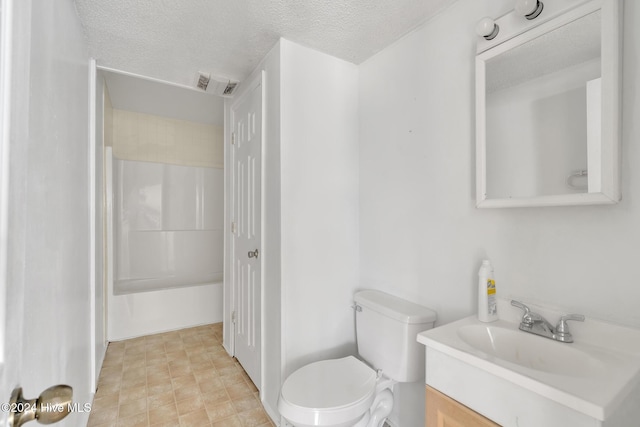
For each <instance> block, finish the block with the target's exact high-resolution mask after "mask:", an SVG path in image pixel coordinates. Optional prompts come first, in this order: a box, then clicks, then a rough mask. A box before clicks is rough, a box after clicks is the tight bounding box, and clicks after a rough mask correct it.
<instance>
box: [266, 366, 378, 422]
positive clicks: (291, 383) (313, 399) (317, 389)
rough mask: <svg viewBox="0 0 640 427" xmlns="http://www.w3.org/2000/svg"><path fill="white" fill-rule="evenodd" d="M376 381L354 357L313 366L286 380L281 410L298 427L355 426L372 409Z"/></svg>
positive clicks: (372, 371)
mask: <svg viewBox="0 0 640 427" xmlns="http://www.w3.org/2000/svg"><path fill="white" fill-rule="evenodd" d="M376 380H377V375H376V372H375V371H374V370H373V369H371V368H370V367H369V366H367V365H365V364H364V363H363V362H361V361H360V360H358V359H356V358H355V357H353V356H348V357H345V358H342V359H331V360H322V361H319V362H315V363H311V364H309V365H306V366H303V367H302V368H300V369H298V370H297V371H295V372H294V373H293V374H291V375H290V376H289V378H287V379H286V381H285V382H284V384H283V385H282V391H281V393H280V399H279V401H278V410H279V411H280V414H281V415H282V416H283V417H284V418H286V419H287V420H288V421H289V422H291V423H293V424H294V425H296V426H298V427H304V426H323V425H327V426H334V425H341V424H344V425H353V423H354V422H355V421H357V420H358V419H360V418H361V417H362V416H363V415H364V414H365V413H366V412H367V410H369V408H370V407H371V404H372V403H373V399H374V397H375V391H376ZM350 423H351V424H350Z"/></svg>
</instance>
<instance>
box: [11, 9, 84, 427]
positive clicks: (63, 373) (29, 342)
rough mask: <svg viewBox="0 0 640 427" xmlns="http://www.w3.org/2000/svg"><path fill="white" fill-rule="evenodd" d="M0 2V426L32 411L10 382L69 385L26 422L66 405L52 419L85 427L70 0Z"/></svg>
mask: <svg viewBox="0 0 640 427" xmlns="http://www.w3.org/2000/svg"><path fill="white" fill-rule="evenodd" d="M0 4H1V5H2V7H1V14H0V20H1V21H0V22H1V24H0V59H1V60H0V106H1V107H0V117H1V120H0V130H1V131H0V135H1V139H0V292H2V297H0V316H2V318H3V321H4V322H6V324H5V334H4V337H2V339H3V344H4V348H3V352H2V355H1V357H2V358H1V360H0V403H1V404H2V405H1V407H0V426H4V425H7V424H8V421H9V419H10V417H12V416H14V417H18V416H20V417H21V418H20V419H21V420H23V421H24V420H28V419H30V418H31V417H34V416H35V412H33V411H26V409H32V408H33V405H32V402H29V404H28V405H25V404H20V403H19V400H18V399H17V396H18V394H19V393H18V390H19V389H22V392H23V395H24V397H25V398H27V399H35V398H36V397H38V396H39V395H41V393H43V392H44V391H45V390H46V389H48V388H49V387H51V386H53V385H56V384H66V385H68V386H70V387H72V388H73V394H72V396H73V404H72V405H71V404H69V405H57V404H54V403H56V402H60V400H57V398H55V396H54V395H52V393H51V392H50V391H49V392H46V393H44V395H41V396H42V399H41V400H40V401H39V404H38V410H39V413H38V420H39V421H40V423H41V424H38V423H36V422H32V423H30V424H26V425H27V426H31V425H42V424H49V423H51V422H53V421H55V420H57V419H59V418H60V417H61V416H62V415H65V414H66V413H67V411H70V412H72V413H71V414H70V415H69V416H68V417H66V418H65V419H64V420H63V421H62V422H61V424H59V425H63V426H70V427H80V426H86V424H87V420H88V416H89V409H90V405H91V398H92V392H93V391H94V390H93V389H92V387H91V385H92V384H91V376H92V375H91V374H92V370H91V362H92V359H91V339H90V335H91V332H92V329H91V325H90V308H91V305H92V304H93V302H92V301H91V299H90V288H89V283H90V278H91V274H90V267H89V264H90V256H89V249H90V239H89V237H88V236H89V234H90V232H91V231H92V230H91V229H90V223H89V184H88V180H87V177H88V174H89V171H88V159H89V149H88V144H87V141H88V136H89V126H88V122H89V112H88V101H89V84H88V83H89V82H88V70H89V69H88V64H89V63H88V61H87V58H86V46H85V42H84V37H83V35H82V30H81V27H80V24H79V23H78V21H77V19H78V18H77V14H76V11H75V7H74V5H73V3H72V2H68V1H65V2H55V4H54V2H50V1H46V0H32V1H29V0H15V1H14V0H2V1H1V3H0ZM52 46H64V49H52V48H51V47H52ZM63 51H64V52H63ZM9 112H10V113H11V114H9ZM14 390H15V393H14ZM56 390H57V391H64V393H65V394H66V395H67V397H68V396H69V394H70V392H71V390H70V389H69V388H68V387H60V388H58V389H56ZM12 396H15V397H16V402H15V403H14V404H13V405H12V404H10V398H11V397H12ZM21 410H22V412H21ZM14 421H15V419H14ZM14 425H15V424H14Z"/></svg>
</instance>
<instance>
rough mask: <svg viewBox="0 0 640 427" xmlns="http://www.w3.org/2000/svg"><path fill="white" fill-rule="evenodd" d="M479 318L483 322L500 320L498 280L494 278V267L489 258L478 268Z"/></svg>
mask: <svg viewBox="0 0 640 427" xmlns="http://www.w3.org/2000/svg"><path fill="white" fill-rule="evenodd" d="M478 320H480V321H481V322H493V321H495V320H498V306H497V305H496V281H495V280H494V279H493V267H491V262H489V260H488V259H485V260H483V261H482V265H481V266H480V270H478Z"/></svg>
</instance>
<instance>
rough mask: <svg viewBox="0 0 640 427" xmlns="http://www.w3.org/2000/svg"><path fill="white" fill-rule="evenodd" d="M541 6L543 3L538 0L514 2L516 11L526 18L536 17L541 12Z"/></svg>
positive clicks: (542, 6)
mask: <svg viewBox="0 0 640 427" xmlns="http://www.w3.org/2000/svg"><path fill="white" fill-rule="evenodd" d="M543 8H544V4H543V3H542V2H541V1H539V0H518V1H517V2H516V13H518V14H519V15H522V16H524V17H525V18H527V19H528V20H532V19H536V18H537V17H538V16H539V15H540V13H542V9H543Z"/></svg>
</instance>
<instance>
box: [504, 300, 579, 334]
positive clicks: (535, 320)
mask: <svg viewBox="0 0 640 427" xmlns="http://www.w3.org/2000/svg"><path fill="white" fill-rule="evenodd" d="M511 305H513V306H514V307H518V308H520V309H522V310H524V314H523V315H522V320H521V321H520V328H519V329H520V330H521V331H524V332H529V333H531V334H536V335H540V336H541V337H545V338H550V339H552V340H555V341H560V342H566V343H570V342H573V336H572V335H571V332H569V326H568V325H567V321H568V320H577V321H579V322H583V321H584V316H583V315H582V314H566V315H564V316H560V320H558V324H557V325H556V326H555V327H554V326H553V325H551V323H549V322H548V321H547V319H545V318H544V317H542V316H541V315H539V314H538V313H534V312H532V311H531V310H530V309H529V307H527V306H526V305H524V304H523V303H521V302H520V301H516V300H511Z"/></svg>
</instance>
